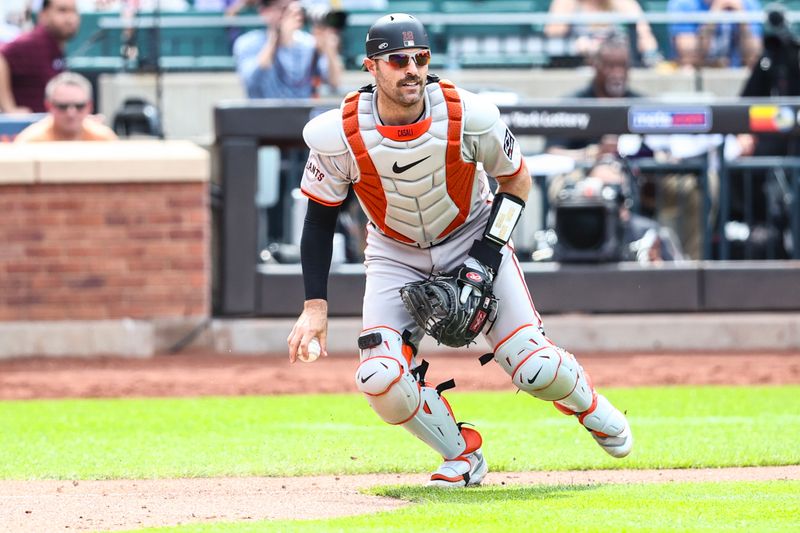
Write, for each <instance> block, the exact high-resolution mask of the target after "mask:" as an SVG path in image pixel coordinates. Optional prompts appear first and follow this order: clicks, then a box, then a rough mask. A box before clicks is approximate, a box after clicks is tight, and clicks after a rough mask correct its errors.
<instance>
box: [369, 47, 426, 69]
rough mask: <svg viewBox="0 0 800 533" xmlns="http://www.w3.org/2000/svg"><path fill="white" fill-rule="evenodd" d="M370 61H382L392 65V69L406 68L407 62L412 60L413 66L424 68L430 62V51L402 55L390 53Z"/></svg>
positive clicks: (374, 57)
mask: <svg viewBox="0 0 800 533" xmlns="http://www.w3.org/2000/svg"><path fill="white" fill-rule="evenodd" d="M372 59H382V60H384V61H386V62H387V63H389V64H390V65H392V66H393V67H394V68H406V67H407V66H408V63H409V61H411V60H412V59H413V60H414V64H416V65H417V66H418V67H424V66H425V65H427V64H428V63H430V62H431V51H430V50H422V51H421V52H417V53H416V54H413V55H412V54H403V53H398V52H395V53H390V54H383V55H380V56H373V57H372Z"/></svg>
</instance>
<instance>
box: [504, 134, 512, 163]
mask: <svg viewBox="0 0 800 533" xmlns="http://www.w3.org/2000/svg"><path fill="white" fill-rule="evenodd" d="M503 152H505V154H506V157H507V158H508V160H509V161H512V157H511V156H512V155H513V154H514V135H512V134H511V130H509V129H508V128H506V138H505V139H504V140H503Z"/></svg>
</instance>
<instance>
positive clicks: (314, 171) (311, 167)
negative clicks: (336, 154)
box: [306, 159, 325, 181]
mask: <svg viewBox="0 0 800 533" xmlns="http://www.w3.org/2000/svg"><path fill="white" fill-rule="evenodd" d="M306 170H307V171H308V172H309V173H310V174H311V175H312V176H314V177H315V178H317V181H322V180H323V179H325V173H324V172H322V170H320V169H319V167H318V166H317V165H316V164H315V163H314V162H313V161H311V160H310V159H309V160H308V163H307V164H306Z"/></svg>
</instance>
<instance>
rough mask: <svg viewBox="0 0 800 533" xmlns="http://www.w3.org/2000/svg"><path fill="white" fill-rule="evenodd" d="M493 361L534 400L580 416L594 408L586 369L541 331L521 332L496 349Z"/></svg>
mask: <svg viewBox="0 0 800 533" xmlns="http://www.w3.org/2000/svg"><path fill="white" fill-rule="evenodd" d="M494 358H495V361H497V363H498V364H499V365H500V366H501V367H503V370H505V371H506V373H508V374H509V375H510V376H511V380H512V381H513V383H514V385H515V386H516V387H517V388H519V389H520V390H522V391H525V392H527V393H528V394H531V395H532V396H535V397H537V398H539V399H541V400H546V401H552V402H556V405H557V406H560V407H562V408H566V409H567V410H570V411H573V412H577V413H580V412H583V411H586V410H587V409H589V408H590V407H591V405H592V400H593V388H592V385H591V383H590V382H589V380H588V378H587V376H586V373H585V372H584V371H583V368H581V366H580V365H579V364H578V361H576V360H575V357H574V356H573V355H572V354H571V353H569V352H567V351H566V350H563V349H561V348H559V347H558V346H555V345H554V344H553V343H552V342H550V340H549V339H547V338H546V337H545V336H544V335H543V334H542V333H541V331H540V330H539V328H536V327H534V326H532V325H528V326H525V327H523V328H521V329H519V330H518V331H516V332H515V333H514V334H513V335H512V336H511V337H509V338H508V339H507V340H505V341H503V342H502V343H501V344H500V345H499V346H498V347H497V349H496V350H495V353H494ZM562 410H563V409H562Z"/></svg>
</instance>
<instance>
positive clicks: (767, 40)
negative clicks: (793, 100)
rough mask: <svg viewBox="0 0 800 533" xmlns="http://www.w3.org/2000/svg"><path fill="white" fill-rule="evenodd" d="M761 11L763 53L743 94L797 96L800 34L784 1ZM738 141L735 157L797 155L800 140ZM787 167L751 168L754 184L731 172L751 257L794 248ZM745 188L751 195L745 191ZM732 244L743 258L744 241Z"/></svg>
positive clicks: (763, 137) (776, 136)
mask: <svg viewBox="0 0 800 533" xmlns="http://www.w3.org/2000/svg"><path fill="white" fill-rule="evenodd" d="M765 10H766V11H767V22H766V24H765V25H764V38H763V50H764V53H763V54H762V56H761V57H760V58H759V59H758V61H757V62H756V64H755V65H754V66H753V69H752V71H751V72H750V75H749V77H748V78H747V81H746V82H745V85H744V87H743V88H742V92H741V96H744V97H762V98H773V97H796V96H800V38H798V36H797V35H795V34H794V32H792V30H791V28H790V26H789V21H788V20H787V10H786V7H785V6H784V5H782V4H779V3H777V2H774V3H771V4H768V5H767V6H765ZM737 141H738V143H737V144H738V146H737V148H738V154H737V155H740V156H794V157H796V156H798V155H800V140H798V138H797V137H796V136H794V135H785V134H780V133H759V134H755V135H750V134H742V135H739V136H738V138H737ZM787 170H788V169H783V168H780V167H777V168H770V169H757V170H754V171H753V172H752V177H751V179H752V180H753V182H752V183H753V184H752V187H748V186H747V184H746V180H745V177H744V176H743V175H742V173H741V172H731V174H730V182H729V183H730V198H731V206H730V208H731V209H730V215H731V219H732V220H737V221H741V222H743V223H745V224H749V228H748V231H747V232H746V233H744V235H746V237H745V239H744V241H745V243H747V244H749V246H750V248H751V256H752V257H753V258H756V259H760V258H770V255H772V256H773V257H777V258H786V257H789V255H790V252H791V249H792V247H793V246H797V244H796V243H792V242H791V239H787V238H785V236H784V235H785V234H788V230H789V220H790V212H791V209H792V205H791V201H790V200H789V199H791V198H792V191H791V184H790V183H789V181H788V180H787V179H786V175H785V174H786V173H787ZM747 189H750V191H749V193H746V192H745V191H746V190H747ZM748 217H749V220H748ZM725 222H727V221H723V223H725ZM748 241H749V242H748ZM732 244H733V246H732V247H731V248H732V252H733V253H732V255H733V258H740V257H744V256H746V254H744V253H743V250H742V249H741V248H742V247H743V243H742V242H739V243H737V242H735V241H734V242H733V243H732ZM770 250H772V252H771V253H770Z"/></svg>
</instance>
